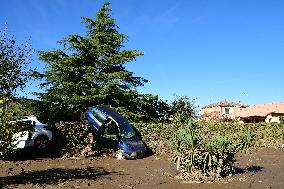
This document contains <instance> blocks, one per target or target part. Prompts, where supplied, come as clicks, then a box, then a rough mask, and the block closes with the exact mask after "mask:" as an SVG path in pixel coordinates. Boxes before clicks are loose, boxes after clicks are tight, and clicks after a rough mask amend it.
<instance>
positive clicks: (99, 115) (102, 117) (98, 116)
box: [93, 111, 106, 124]
mask: <svg viewBox="0 0 284 189" xmlns="http://www.w3.org/2000/svg"><path fill="white" fill-rule="evenodd" d="M93 116H94V117H95V118H96V119H97V120H98V121H99V122H100V123H101V124H103V123H104V122H105V120H106V116H105V115H104V114H103V113H101V112H98V111H93Z"/></svg>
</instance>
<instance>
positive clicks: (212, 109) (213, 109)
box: [201, 106, 222, 115]
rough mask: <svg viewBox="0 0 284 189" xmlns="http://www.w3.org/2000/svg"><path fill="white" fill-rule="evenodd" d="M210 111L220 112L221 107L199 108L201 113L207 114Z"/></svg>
mask: <svg viewBox="0 0 284 189" xmlns="http://www.w3.org/2000/svg"><path fill="white" fill-rule="evenodd" d="M212 112H222V109H221V107H220V106H219V107H211V108H203V109H201V114H202V115H203V114H208V113H212Z"/></svg>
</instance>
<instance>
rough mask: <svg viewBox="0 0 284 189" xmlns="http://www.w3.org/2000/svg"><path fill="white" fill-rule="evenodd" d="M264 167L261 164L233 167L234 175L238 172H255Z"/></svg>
mask: <svg viewBox="0 0 284 189" xmlns="http://www.w3.org/2000/svg"><path fill="white" fill-rule="evenodd" d="M263 168H264V167H261V166H255V165H252V166H247V167H244V168H240V167H234V172H233V174H234V175H238V174H244V173H257V172H261V171H262V170H263Z"/></svg>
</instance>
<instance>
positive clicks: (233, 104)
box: [202, 100, 247, 109]
mask: <svg viewBox="0 0 284 189" xmlns="http://www.w3.org/2000/svg"><path fill="white" fill-rule="evenodd" d="M219 106H221V107H247V106H246V105H244V104H242V103H239V102H229V101H227V100H222V101H219V102H216V103H213V104H209V105H207V106H204V107H202V109H204V108H212V107H219Z"/></svg>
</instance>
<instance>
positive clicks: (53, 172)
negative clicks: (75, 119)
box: [0, 149, 284, 189]
mask: <svg viewBox="0 0 284 189" xmlns="http://www.w3.org/2000/svg"><path fill="white" fill-rule="evenodd" d="M237 160H238V161H237V163H236V165H235V166H236V170H237V174H236V175H234V176H231V177H227V178H226V179H225V180H224V181H222V182H217V183H189V182H184V181H182V180H178V179H177V178H175V176H176V174H177V173H176V171H175V167H174V166H173V165H171V164H170V163H169V162H168V161H167V157H166V156H155V155H153V156H150V157H147V158H144V159H140V160H121V161H118V160H116V159H114V158H111V157H100V158H76V159H75V158H73V159H62V158H36V159H32V160H31V159H28V160H27V159H22V160H17V161H0V166H1V169H0V183H1V185H2V187H3V188H76V189H78V188H116V189H117V188H163V189H164V188H165V189H166V188H176V189H177V188H188V189H191V188H192V189H193V188H199V189H209V188H212V189H225V188H252V189H261V188H265V189H266V188H273V189H281V188H283V189H284V149H259V150H257V151H254V152H253V153H252V154H249V155H245V156H238V157H237ZM0 188H1V186H0Z"/></svg>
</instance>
